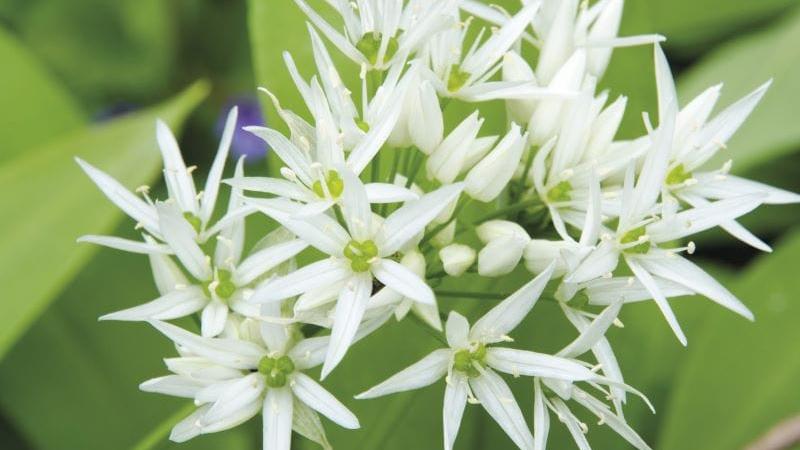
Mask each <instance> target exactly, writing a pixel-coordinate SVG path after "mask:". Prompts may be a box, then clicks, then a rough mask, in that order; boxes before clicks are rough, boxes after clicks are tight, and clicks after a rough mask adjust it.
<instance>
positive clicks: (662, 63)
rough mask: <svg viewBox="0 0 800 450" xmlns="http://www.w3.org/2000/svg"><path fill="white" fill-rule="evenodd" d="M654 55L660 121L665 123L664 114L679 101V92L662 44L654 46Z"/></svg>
mask: <svg viewBox="0 0 800 450" xmlns="http://www.w3.org/2000/svg"><path fill="white" fill-rule="evenodd" d="M653 56H654V57H655V68H656V85H657V87H658V114H659V121H661V122H662V123H663V122H664V115H665V114H666V113H667V112H668V110H669V108H670V105H671V104H675V103H677V101H678V94H677V93H676V92H675V80H674V79H673V78H672V71H671V70H670V68H669V62H667V57H666V55H664V51H663V50H662V49H661V45H659V44H656V45H654V46H653Z"/></svg>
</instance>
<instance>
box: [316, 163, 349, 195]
mask: <svg viewBox="0 0 800 450" xmlns="http://www.w3.org/2000/svg"><path fill="white" fill-rule="evenodd" d="M324 182H325V187H327V190H328V193H329V194H330V195H331V197H332V198H334V199H337V198H339V196H340V195H342V192H343V191H344V181H342V178H341V177H340V176H339V172H337V171H335V170H329V171H328V173H327V174H326V175H325V181H324ZM322 183H323V181H322V180H317V181H315V182H314V184H313V185H312V186H311V190H313V191H314V193H315V194H317V197H320V198H325V189H324V188H323V186H322Z"/></svg>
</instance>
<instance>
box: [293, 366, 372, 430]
mask: <svg viewBox="0 0 800 450" xmlns="http://www.w3.org/2000/svg"><path fill="white" fill-rule="evenodd" d="M289 385H290V386H291V388H292V392H294V395H296V396H297V398H298V399H300V401H302V402H303V403H305V404H306V405H308V406H310V407H311V408H313V409H315V410H317V411H318V412H319V413H320V414H322V415H323V416H325V417H327V418H329V419H331V420H332V421H333V422H335V423H336V424H338V425H339V426H342V427H344V428H347V429H348V430H355V429H356V428H359V427H360V425H359V423H358V419H357V418H356V416H355V415H354V414H353V413H352V412H350V410H349V409H347V407H346V406H344V405H343V404H342V403H341V402H339V400H337V399H336V398H335V397H334V396H333V395H331V393H330V392H328V391H326V390H325V388H323V387H322V386H320V385H319V384H318V383H317V382H316V381H314V380H312V379H311V378H310V377H309V376H308V375H305V374H303V373H300V372H296V373H295V374H293V375H292V378H291V381H290V384H289Z"/></svg>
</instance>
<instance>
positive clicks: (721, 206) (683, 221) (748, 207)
mask: <svg viewBox="0 0 800 450" xmlns="http://www.w3.org/2000/svg"><path fill="white" fill-rule="evenodd" d="M763 201H764V196H763V195H761V194H751V195H744V196H741V197H734V198H729V199H726V200H718V201H716V202H713V203H709V204H707V205H704V206H699V207H696V208H692V209H688V210H686V211H681V212H679V213H678V214H674V215H672V216H670V217H667V218H664V219H662V220H659V221H657V222H654V223H652V224H650V225H648V226H647V234H648V235H649V236H650V238H651V239H652V240H653V242H668V241H673V240H676V239H680V238H683V237H686V236H690V235H693V234H696V233H699V232H701V231H705V230H708V229H710V228H714V227H715V226H718V225H719V224H721V223H725V222H728V221H729V220H733V219H736V218H738V217H740V216H743V215H745V214H747V213H749V212H750V211H752V210H754V209H756V208H757V207H758V206H759V205H761V203H763Z"/></svg>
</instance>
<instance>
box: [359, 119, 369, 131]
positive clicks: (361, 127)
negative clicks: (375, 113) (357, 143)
mask: <svg viewBox="0 0 800 450" xmlns="http://www.w3.org/2000/svg"><path fill="white" fill-rule="evenodd" d="M356 126H357V127H358V129H359V130H361V131H363V132H364V133H369V124H368V123H367V122H364V121H363V120H361V119H357V120H356Z"/></svg>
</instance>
